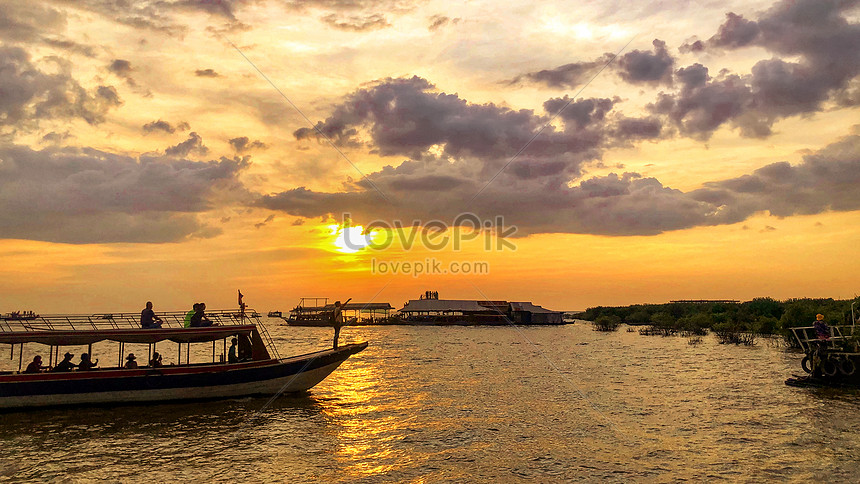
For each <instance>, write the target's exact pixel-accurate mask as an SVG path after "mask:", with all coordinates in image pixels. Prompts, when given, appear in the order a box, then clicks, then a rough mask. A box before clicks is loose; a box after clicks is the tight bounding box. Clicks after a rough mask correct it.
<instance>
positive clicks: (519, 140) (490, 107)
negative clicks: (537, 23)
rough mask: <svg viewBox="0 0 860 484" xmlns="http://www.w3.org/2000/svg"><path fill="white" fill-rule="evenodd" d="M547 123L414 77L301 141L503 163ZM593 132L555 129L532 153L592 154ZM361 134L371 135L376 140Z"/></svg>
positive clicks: (351, 107) (355, 97) (344, 108)
mask: <svg viewBox="0 0 860 484" xmlns="http://www.w3.org/2000/svg"><path fill="white" fill-rule="evenodd" d="M580 102H587V101H578V102H577V104H579V103H580ZM571 112H572V113H575V112H576V110H573V111H571ZM548 120H549V118H548V117H546V116H543V115H539V114H536V113H535V112H534V111H531V110H528V109H521V110H512V109H509V108H505V107H501V106H496V105H494V104H492V103H488V104H481V105H478V104H471V103H468V102H467V101H465V100H464V99H461V98H460V97H458V96H457V95H456V94H446V93H442V92H437V91H436V90H435V87H434V86H433V85H432V84H431V83H430V82H428V81H427V80H426V79H422V78H419V77H412V78H408V79H385V80H382V81H379V82H376V83H374V84H372V85H370V86H369V87H367V88H363V89H359V90H358V91H355V92H354V93H352V94H350V95H348V96H347V97H346V99H345V100H344V102H343V103H341V104H338V105H337V106H336V107H335V108H334V111H333V113H332V115H331V116H330V117H328V118H327V119H326V120H325V121H324V122H319V123H317V125H316V126H315V128H314V129H311V128H301V129H299V130H297V131H296V132H295V136H296V138H297V139H306V138H313V137H316V136H318V134H317V131H316V130H319V132H320V133H323V134H324V135H325V136H327V137H329V138H330V139H332V140H333V141H334V142H335V143H336V144H338V145H341V146H350V147H358V146H368V147H371V149H373V150H378V152H379V153H380V154H382V155H384V156H389V155H405V156H411V157H413V158H415V159H419V158H421V157H423V156H434V155H433V153H434V152H435V150H434V151H431V149H432V148H434V147H438V148H440V149H441V150H442V151H443V155H444V156H450V157H455V158H464V157H469V156H475V157H482V158H484V159H491V160H495V162H494V163H498V162H501V159H502V158H504V157H505V156H511V155H512V154H513V153H516V152H517V151H518V150H520V149H521V148H522V147H523V146H525V144H526V143H528V142H529V140H530V139H531V138H532V137H533V135H534V134H535V133H536V132H537V131H538V130H539V129H541V128H542V127H543V125H544V124H546V123H547V122H548ZM593 128H594V129H590V130H575V129H571V130H566V131H564V132H562V131H558V130H556V129H555V128H554V127H552V126H549V127H548V128H546V129H545V130H544V131H543V132H542V133H541V136H539V137H537V138H536V139H535V140H534V141H533V142H532V143H531V144H530V145H529V151H528V153H529V154H531V155H533V156H553V155H563V154H580V155H582V156H590V155H586V153H588V152H589V150H593V149H595V148H597V147H598V145H600V143H601V142H602V133H601V130H600V126H597V125H595V126H594V127H593ZM359 132H362V133H363V132H367V133H368V134H369V136H370V139H364V138H363V137H361V136H359ZM580 161H581V160H580ZM491 164H492V163H491Z"/></svg>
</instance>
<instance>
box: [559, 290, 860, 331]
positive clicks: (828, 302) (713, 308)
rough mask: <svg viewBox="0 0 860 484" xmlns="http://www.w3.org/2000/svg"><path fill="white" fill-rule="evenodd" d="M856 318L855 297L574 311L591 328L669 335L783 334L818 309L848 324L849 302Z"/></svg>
mask: <svg viewBox="0 0 860 484" xmlns="http://www.w3.org/2000/svg"><path fill="white" fill-rule="evenodd" d="M853 301H857V304H856V305H855V308H854V310H855V315H856V316H858V318H860V298H858V299H854V300H837V299H809V298H804V299H788V300H785V301H777V300H775V299H772V298H769V297H758V298H755V299H753V300H752V301H746V302H739V303H732V302H673V303H666V304H635V305H632V306H597V307H593V308H588V309H587V310H585V311H584V312H582V313H579V314H577V315H576V317H577V318H578V319H584V320H587V321H592V322H593V323H594V324H595V329H599V330H601V331H614V330H615V329H616V328H617V327H618V325H620V324H622V323H625V324H628V325H631V326H650V327H651V328H652V330H653V331H656V332H663V333H665V334H672V333H675V332H680V333H686V334H695V335H700V334H705V333H706V332H707V330H711V331H713V332H714V333H716V334H717V335H718V336H719V335H720V334H732V335H736V334H738V333H753V334H783V335H788V332H789V329H788V328H791V327H797V326H811V325H812V323H813V321H815V315H816V314H819V313H820V314H823V315H824V320H825V322H827V324H829V325H831V326H833V325H850V324H851V322H852V317H851V303H852V302H853Z"/></svg>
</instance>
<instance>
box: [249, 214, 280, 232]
mask: <svg viewBox="0 0 860 484" xmlns="http://www.w3.org/2000/svg"><path fill="white" fill-rule="evenodd" d="M272 220H275V215H274V214H272V215H269V216H268V217H266V220H263V221H262V222H258V223H255V224H254V227H255V228H258V229H261V228H263V227H265V226H266V225H268V224H269V222H271V221H272Z"/></svg>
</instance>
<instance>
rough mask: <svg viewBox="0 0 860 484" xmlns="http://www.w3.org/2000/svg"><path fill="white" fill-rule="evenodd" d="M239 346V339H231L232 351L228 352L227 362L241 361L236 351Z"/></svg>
mask: <svg viewBox="0 0 860 484" xmlns="http://www.w3.org/2000/svg"><path fill="white" fill-rule="evenodd" d="M238 347H239V340H238V339H236V338H233V339H232V340H230V352H229V353H227V363H239V355H238V354H237V353H236V350H237V349H238Z"/></svg>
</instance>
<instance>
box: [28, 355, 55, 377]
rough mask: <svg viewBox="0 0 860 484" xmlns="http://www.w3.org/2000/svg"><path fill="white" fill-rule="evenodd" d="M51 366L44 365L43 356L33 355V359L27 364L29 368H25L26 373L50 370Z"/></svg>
mask: <svg viewBox="0 0 860 484" xmlns="http://www.w3.org/2000/svg"><path fill="white" fill-rule="evenodd" d="M49 369H50V368H49V367H47V366H42V357H41V356H39V355H36V356H34V357H33V361H32V362H31V363H30V364H29V365H27V369H26V370H24V373H39V372H41V371H42V370H49Z"/></svg>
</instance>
